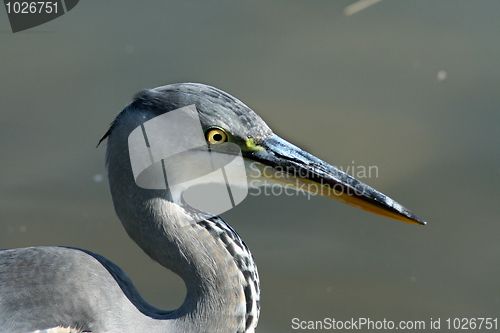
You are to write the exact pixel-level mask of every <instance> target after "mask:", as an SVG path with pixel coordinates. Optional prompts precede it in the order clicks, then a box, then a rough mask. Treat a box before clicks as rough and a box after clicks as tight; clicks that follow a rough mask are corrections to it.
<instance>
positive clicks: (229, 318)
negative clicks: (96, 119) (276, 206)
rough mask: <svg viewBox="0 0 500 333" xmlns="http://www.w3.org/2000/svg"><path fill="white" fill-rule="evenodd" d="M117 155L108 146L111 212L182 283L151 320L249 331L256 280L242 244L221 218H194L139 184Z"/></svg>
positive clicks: (188, 328) (192, 328)
mask: <svg viewBox="0 0 500 333" xmlns="http://www.w3.org/2000/svg"><path fill="white" fill-rule="evenodd" d="M112 139H113V137H112V136H111V137H110V140H112ZM108 144H111V143H109V142H108ZM111 151H117V150H115V149H113V150H111ZM119 151H120V150H118V152H119ZM122 156H123V155H121V156H113V154H112V153H110V150H108V156H107V157H108V173H109V182H110V188H111V193H112V197H113V201H114V205H115V210H116V213H117V215H118V217H119V218H120V220H121V222H122V224H123V226H124V227H125V229H126V230H127V233H128V234H129V236H130V237H131V238H132V239H133V240H134V241H135V242H136V243H137V244H138V245H139V246H140V247H141V248H142V249H143V250H144V251H145V252H146V253H147V254H148V255H149V256H150V257H151V258H153V259H154V260H155V261H157V262H158V263H160V264H161V265H163V266H164V267H166V268H168V269H170V270H172V271H173V272H174V273H176V274H178V275H179V276H180V277H181V278H182V279H183V280H184V283H185V284H186V289H187V295H186V299H185V301H184V303H183V304H182V305H181V307H180V308H179V309H177V310H175V311H173V312H171V313H169V314H168V315H165V318H164V319H157V320H155V323H154V324H155V326H158V324H160V326H161V324H162V323H164V324H165V327H176V328H177V330H179V331H182V332H199V331H203V332H228V333H230V332H253V331H254V327H255V325H256V324H257V320H258V313H259V280H258V275H257V269H256V267H255V265H254V261H253V258H252V255H251V254H250V251H249V250H248V248H247V247H246V245H245V244H244V243H243V241H242V240H241V239H240V237H239V236H238V235H237V234H236V232H234V230H232V228H231V227H230V226H229V225H227V224H226V223H225V222H224V221H222V219H220V218H218V217H215V218H212V219H208V220H204V221H201V222H196V221H195V220H193V219H192V218H191V217H190V216H189V215H188V214H187V213H186V212H185V211H184V209H183V208H182V207H181V206H179V205H177V204H175V203H173V202H171V201H170V200H168V199H166V198H165V196H166V191H155V190H144V189H141V188H139V187H138V186H137V185H136V184H135V182H134V180H133V177H132V171H131V169H129V168H130V162H127V161H124V160H123V159H122ZM127 169H128V170H127ZM159 322H161V323H159ZM151 331H153V330H151ZM165 331H167V330H165ZM168 332H170V330H168Z"/></svg>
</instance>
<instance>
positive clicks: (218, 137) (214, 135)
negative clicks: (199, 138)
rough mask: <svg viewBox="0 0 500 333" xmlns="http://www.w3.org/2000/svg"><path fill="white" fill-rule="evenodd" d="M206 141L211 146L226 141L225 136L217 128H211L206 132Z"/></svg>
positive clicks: (224, 133)
mask: <svg viewBox="0 0 500 333" xmlns="http://www.w3.org/2000/svg"><path fill="white" fill-rule="evenodd" d="M207 141H208V143H210V144H212V145H217V144H220V143H223V142H226V141H227V134H226V132H224V131H223V130H221V129H219V128H212V129H211V130H209V131H208V132H207Z"/></svg>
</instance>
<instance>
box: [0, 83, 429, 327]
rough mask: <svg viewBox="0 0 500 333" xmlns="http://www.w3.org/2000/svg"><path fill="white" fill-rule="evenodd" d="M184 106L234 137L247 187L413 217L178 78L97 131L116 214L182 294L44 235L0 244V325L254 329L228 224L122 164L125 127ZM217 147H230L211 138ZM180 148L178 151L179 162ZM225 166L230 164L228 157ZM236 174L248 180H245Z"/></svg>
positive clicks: (242, 109)
mask: <svg viewBox="0 0 500 333" xmlns="http://www.w3.org/2000/svg"><path fill="white" fill-rule="evenodd" d="M189 105H194V106H195V107H196V110H197V112H198V116H199V122H200V125H201V128H202V131H203V134H202V135H203V139H204V140H206V144H207V145H208V146H209V147H212V148H213V149H215V148H217V146H220V147H222V146H224V144H225V143H229V142H231V143H233V144H234V145H236V146H237V147H239V148H240V151H239V152H238V154H241V156H242V160H243V166H244V168H246V169H247V170H248V169H252V170H253V171H255V170H260V171H263V170H265V172H258V174H257V176H256V175H255V174H253V177H257V178H258V180H259V181H260V182H259V183H258V184H257V185H255V184H254V186H268V185H269V184H273V186H275V185H279V186H291V187H295V188H296V189H298V188H302V187H303V186H304V185H311V184H313V185H315V186H314V187H310V186H308V187H306V189H307V190H308V191H311V192H313V191H314V192H315V193H319V194H322V195H324V196H327V197H330V198H333V199H336V200H339V201H342V202H344V203H347V204H350V205H353V206H355V207H358V208H361V209H364V210H367V211H370V212H373V213H376V214H380V215H383V216H386V217H389V218H393V219H396V220H400V221H404V222H409V223H413V224H425V222H424V221H423V220H422V219H420V218H419V217H417V216H416V215H415V214H413V213H411V212H410V211H409V210H407V209H406V208H405V207H403V206H401V205H400V204H398V203H397V202H395V201H393V200H392V199H390V198H389V197H387V196H385V195H384V194H382V193H380V192H378V191H376V190H375V189H373V188H371V187H369V186H367V185H365V184H363V183H362V182H360V181H359V180H356V179H355V178H353V177H351V176H349V175H348V174H346V173H344V172H342V171H340V170H338V169H336V168H334V167H333V166H331V165H329V164H327V163H325V162H324V161H322V160H320V159H318V158H316V157H314V156H313V155H311V154H309V153H307V152H305V151H303V150H301V149H300V148H298V147H296V146H294V145H292V144H290V143H288V142H287V141H285V140H283V139H281V138H280V137H278V136H277V135H275V134H274V133H273V132H272V130H271V129H270V128H269V127H268V126H267V125H266V123H265V122H264V121H263V120H262V119H261V118H260V117H259V116H258V115H257V114H256V113H255V112H254V111H252V110H251V109H250V108H249V107H247V106H246V105H245V104H243V103H242V102H241V101H239V100H238V99H236V98H234V97H232V96H230V95H229V94H227V93H225V92H223V91H221V90H219V89H216V88H213V87H210V86H206V85H203V84H194V83H183V84H172V85H167V86H163V87H159V88H155V89H149V90H144V91H142V92H140V93H139V94H137V95H136V96H135V97H134V99H133V101H132V102H131V103H130V104H129V105H128V106H127V107H126V108H125V109H124V110H123V111H122V112H121V113H120V114H119V115H118V116H117V117H116V119H115V120H114V121H113V122H112V124H111V126H110V128H109V130H108V132H107V133H106V134H105V135H104V137H103V138H102V139H101V141H102V140H104V139H107V140H108V144H107V151H106V165H107V170H108V180H109V185H110V190H111V195H112V198H113V203H114V207H115V211H116V214H117V215H118V217H119V219H120V220H121V222H122V224H123V226H124V227H125V229H126V231H127V233H128V235H129V236H130V237H131V238H132V239H133V241H135V242H136V243H137V244H138V245H139V246H140V247H141V248H142V249H143V250H144V252H146V254H147V255H149V256H150V257H151V258H152V259H154V260H155V261H157V262H158V263H160V264H161V265H163V266H164V267H166V268H168V269H170V270H171V271H173V272H174V273H176V274H178V275H179V276H180V277H181V278H182V279H183V281H184V283H185V285H186V290H187V294H186V298H185V300H184V302H183V303H182V305H181V306H180V307H179V308H178V309H176V310H173V311H165V310H161V309H157V308H155V307H153V306H151V305H149V304H148V303H147V302H146V301H145V300H144V299H143V298H142V297H141V296H140V295H139V293H138V291H137V290H136V289H135V287H134V285H133V284H132V281H131V280H130V279H129V277H128V276H127V275H126V274H125V272H123V271H122V270H121V269H120V268H119V267H118V266H117V265H115V264H113V263H112V262H111V261H109V260H108V259H106V258H104V257H102V256H100V255H98V254H95V253H92V252H90V251H87V250H83V249H76V248H68V247H56V246H47V247H30V248H20V249H9V250H2V251H0V332H1V333H4V332H9V333H14V332H70V331H71V332H117V333H118V332H120V333H123V332H148V333H155V332H163V333H167V332H168V333H173V332H193V333H194V332H225V333H231V332H254V331H255V327H256V325H257V321H258V317H259V311H260V284H259V276H258V273H257V268H256V266H255V263H254V260H253V257H252V255H251V253H250V251H249V249H248V247H247V246H246V245H245V243H244V242H243V241H242V239H241V238H240V237H239V235H238V234H237V233H236V232H235V231H234V230H233V229H232V228H231V226H229V225H228V224H226V223H225V222H224V221H223V220H222V219H221V218H220V217H218V216H216V215H210V214H206V213H205V212H203V211H201V210H200V211H197V210H193V211H189V209H188V208H187V205H185V203H183V201H182V195H181V194H182V193H179V192H182V191H184V190H186V188H182V189H181V190H179V189H177V190H176V192H175V191H173V190H172V188H169V187H168V184H166V185H165V187H166V188H164V189H163V188H158V189H151V188H143V187H140V186H138V185H137V183H136V179H135V178H134V175H133V170H132V163H131V157H130V155H129V141H128V140H129V137H130V136H131V133H132V132H133V131H134V130H135V129H137V128H141V126H143V124H145V123H146V122H148V121H149V120H152V119H155V117H158V116H160V115H165V114H168V113H169V112H171V111H172V110H176V109H179V108H183V107H186V106H189ZM160 131H161V128H160ZM177 133H181V134H177V136H181V138H177V139H181V140H184V141H189V140H190V134H189V133H187V132H186V133H185V134H182V133H183V132H182V131H180V132H177ZM148 147H149V146H148ZM200 149H201V148H200ZM195 150H196V149H195ZM219 154H222V155H231V154H233V155H235V154H236V152H234V151H231V150H230V149H227V150H224V149H221V150H220V151H219ZM197 156H198V155H197V154H194V153H193V154H190V155H189V156H187V155H182V154H181V155H180V157H179V158H178V159H177V160H176V164H172V163H170V164H164V165H163V168H164V169H163V171H164V170H165V168H167V169H169V168H173V169H176V168H177V169H176V170H177V171H175V172H174V173H170V174H174V175H175V174H176V172H178V173H182V172H183V171H184V170H189V165H187V164H193V163H194V164H196V163H198V162H199V161H197V158H198V157H197ZM200 156H201V155H200ZM184 158H186V159H189V161H188V162H187V164H186V163H184V165H183V159H184ZM199 163H200V164H201V162H199ZM165 165H166V166H165ZM238 167H241V163H240V164H239V165H238ZM248 171H250V170H248ZM226 172H227V173H228V174H230V173H231V172H232V170H231V167H229V166H227V167H226ZM170 174H169V175H170ZM169 177H170V176H169ZM245 177H249V176H245ZM207 182H216V180H214V179H212V180H208V181H207ZM236 182H241V184H239V185H241V186H246V185H248V182H247V179H237V180H236ZM226 185H227V183H226ZM174 192H175V193H174ZM179 198H180V199H179ZM194 214H197V215H194Z"/></svg>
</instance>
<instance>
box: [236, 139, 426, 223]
mask: <svg viewBox="0 0 500 333" xmlns="http://www.w3.org/2000/svg"><path fill="white" fill-rule="evenodd" d="M252 145H253V147H249V148H251V149H249V150H247V151H244V152H243V154H244V156H245V158H246V159H249V160H252V161H254V162H258V163H257V165H258V166H259V170H260V172H261V178H262V177H264V178H265V179H269V181H272V183H273V184H276V182H277V183H279V184H281V185H282V186H289V187H293V188H295V189H297V190H305V191H308V192H310V193H314V194H320V195H323V196H325V197H329V198H332V199H335V200H338V201H340V202H343V203H346V204H348V205H351V206H354V207H357V208H360V209H363V210H366V211H369V212H372V213H375V214H378V215H382V216H386V217H389V218H392V219H395V220H399V221H403V222H408V223H412V224H419V225H423V224H426V222H425V221H424V220H422V219H421V218H419V217H418V216H417V215H415V214H413V213H412V212H410V211H409V210H408V209H406V208H405V207H403V206H402V205H400V204H399V203H397V202H396V201H394V200H392V199H391V198H389V197H388V196H386V195H385V194H382V193H381V192H379V191H377V190H375V189H373V188H372V187H370V186H368V185H366V184H364V183H362V182H361V181H359V180H357V179H356V178H354V177H352V176H350V175H348V174H347V173H345V172H343V171H341V170H339V169H337V168H335V167H333V166H331V165H330V164H328V163H326V162H324V161H322V160H320V159H319V158H317V157H315V156H313V155H311V154H309V153H307V152H305V151H303V150H302V149H300V148H298V147H296V146H294V145H292V144H291V143H289V142H287V141H285V140H283V139H281V138H280V137H278V136H276V135H273V136H271V137H268V138H264V139H254V140H253V141H252Z"/></svg>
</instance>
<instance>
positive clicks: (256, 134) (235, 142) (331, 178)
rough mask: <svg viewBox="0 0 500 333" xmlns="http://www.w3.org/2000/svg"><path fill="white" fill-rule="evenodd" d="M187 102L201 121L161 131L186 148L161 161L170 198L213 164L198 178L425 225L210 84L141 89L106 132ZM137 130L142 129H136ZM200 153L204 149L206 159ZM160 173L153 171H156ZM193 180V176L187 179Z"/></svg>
mask: <svg viewBox="0 0 500 333" xmlns="http://www.w3.org/2000/svg"><path fill="white" fill-rule="evenodd" d="M188 106H193V107H195V110H196V111H195V112H197V117H198V118H199V124H198V125H196V126H201V128H200V130H199V131H194V132H193V131H187V130H186V131H184V128H183V127H182V126H179V128H175V127H172V126H174V125H172V123H169V124H170V125H169V129H168V130H167V132H170V133H174V132H175V138H176V139H179V140H181V141H182V142H183V143H186V142H187V143H189V146H190V147H194V149H186V150H184V151H183V152H182V153H179V154H175V156H174V158H169V159H166V160H165V161H164V164H163V167H164V168H165V169H167V170H168V171H169V172H170V176H169V177H167V178H169V180H172V179H175V180H174V183H175V184H174V183H171V184H170V190H171V191H173V197H174V199H176V200H178V199H179V198H180V196H181V194H182V193H183V192H184V191H186V190H187V189H188V188H190V187H192V186H194V185H196V184H199V183H200V182H199V179H200V178H199V177H198V176H206V174H208V173H209V172H208V171H203V170H206V169H207V168H206V166H207V165H210V164H211V165H212V167H213V166H214V163H216V164H217V163H219V165H221V166H224V167H223V169H224V170H223V174H224V178H221V177H218V178H217V177H215V176H213V177H212V176H208V177H205V178H204V179H205V180H204V181H203V182H205V183H217V182H222V181H221V179H224V181H225V182H226V185H228V179H229V180H230V185H231V186H234V188H245V187H247V188H248V187H260V186H281V187H286V188H288V189H294V190H297V191H307V192H309V193H313V194H320V195H322V196H325V197H328V198H332V199H335V200H338V201H340V202H343V203H346V204H349V205H351V206H354V207H357V208H360V209H363V210H366V211H369V212H372V213H375V214H379V215H382V216H386V217H389V218H393V219H396V220H400V221H404V222H408V223H413V224H425V222H424V221H423V220H422V219H420V218H419V217H418V216H416V215H415V214H413V213H412V212H410V211H409V210H408V209H406V208H405V207H403V206H402V205H400V204H398V203H397V202H395V201H394V200H392V199H390V198H389V197H387V196H386V195H384V194H382V193H380V192H379V191H377V190H375V189H373V188H371V187H370V186H368V185H366V184H364V183H363V182H361V181H359V180H357V179H355V178H354V177H352V176H350V175H348V174H347V173H345V172H343V171H341V170H339V169H337V168H335V167H333V166H332V165H330V164H328V163H326V162H324V161H322V160H320V159H319V158H317V157H315V156H313V155H311V154H309V153H308V152H306V151H304V150H302V149H300V148H298V147H296V146H294V145H293V144H291V143H289V142H287V141H285V140H284V139H282V138H280V137H279V136H277V135H275V134H274V133H273V131H272V130H271V129H270V128H269V126H267V124H266V123H265V122H264V121H263V120H262V118H260V117H259V116H258V115H257V114H256V113H255V112H254V111H253V110H252V109H250V108H249V107H247V106H246V105H245V104H243V103H242V102H241V101H239V100H238V99H236V98H234V97H232V96H230V95H229V94H227V93H225V92H223V91H221V90H219V89H216V88H213V87H210V86H206V85H202V84H194V83H183V84H173V85H168V86H164V87H159V88H155V89H150V90H145V91H143V92H141V93H139V94H138V95H136V98H135V99H134V101H133V102H132V103H131V104H130V105H129V107H127V108H126V109H125V110H124V112H122V114H120V115H119V116H118V117H117V120H115V123H114V124H113V125H112V126H111V129H110V131H111V132H112V131H113V127H116V126H118V125H117V124H118V123H120V121H121V120H120V118H125V117H128V118H127V119H128V120H129V121H128V122H127V123H128V124H129V127H130V128H129V130H127V131H125V132H126V133H130V132H132V130H133V129H137V128H138V126H144V125H141V124H145V123H146V122H147V121H148V120H151V119H153V118H155V117H158V116H160V115H163V114H167V113H169V112H171V111H173V110H178V109H182V108H186V107H188ZM127 109H128V110H129V111H128V112H126V111H127ZM134 111H135V112H134ZM137 111H140V112H137ZM175 126H177V125H175ZM197 128H198V127H197ZM143 130H144V133H146V132H147V130H146V129H144V127H143ZM162 130H163V132H165V128H164V127H163V128H162V127H159V131H162ZM195 132H196V133H197V132H201V135H202V137H201V139H200V135H199V134H200V133H197V134H192V133H195ZM108 134H109V132H108ZM141 135H142V134H141ZM106 136H107V135H106ZM106 136H105V137H106ZM195 137H196V138H195ZM201 141H203V144H201V143H200V142H201ZM165 146H168V144H167V145H163V147H165ZM172 147H173V146H172ZM165 149H166V148H165ZM167 150H172V148H168V149H167ZM207 151H208V152H209V153H210V154H212V155H210V158H209V159H207V154H206V153H207ZM214 153H215V154H216V156H219V157H221V160H219V162H217V161H216V162H214V159H213V157H212V156H214V155H213V154H214ZM239 157H241V158H239ZM242 168H243V170H244V172H243V173H242V172H241V170H242ZM200 170H202V171H200ZM207 170H208V169H207ZM161 172H162V171H161V170H160V168H159V169H158V173H161ZM197 177H198V178H197ZM194 178H197V179H198V181H197V182H193V181H191V180H193V179H194ZM173 184H174V185H175V186H172V185H173ZM167 187H168V185H167ZM228 189H229V185H228ZM208 196H210V193H209V194H208Z"/></svg>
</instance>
